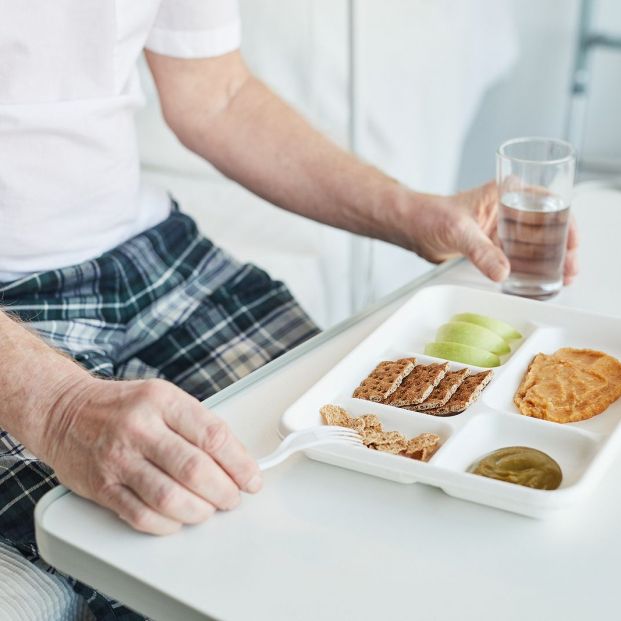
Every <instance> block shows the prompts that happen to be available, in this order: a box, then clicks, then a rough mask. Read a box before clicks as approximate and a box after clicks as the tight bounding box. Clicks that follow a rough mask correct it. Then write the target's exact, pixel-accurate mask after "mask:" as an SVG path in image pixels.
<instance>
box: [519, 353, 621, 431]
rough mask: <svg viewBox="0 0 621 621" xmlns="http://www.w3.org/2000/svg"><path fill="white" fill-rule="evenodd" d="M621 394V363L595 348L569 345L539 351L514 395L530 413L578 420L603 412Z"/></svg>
mask: <svg viewBox="0 0 621 621" xmlns="http://www.w3.org/2000/svg"><path fill="white" fill-rule="evenodd" d="M620 396H621V363H620V362H619V361H618V360H617V359H616V358H613V357H612V356H609V355H608V354H604V353H602V352H599V351H595V350H592V349H572V348H569V347H565V348H563V349H559V350H558V351H557V352H556V353H555V354H553V355H547V354H537V355H536V356H535V357H534V358H533V360H532V362H531V363H530V365H529V366H528V369H527V371H526V373H525V375H524V377H523V379H522V382H521V383H520V386H519V388H518V390H517V393H516V394H515V397H514V403H515V405H516V406H517V408H518V410H520V412H521V413H522V414H524V415H526V416H532V417H534V418H542V419H544V420H550V421H554V422H556V423H576V422H579V421H581V420H586V419H588V418H592V417H593V416H596V415H597V414H600V413H601V412H603V411H604V410H605V409H606V408H607V407H608V406H609V405H610V404H611V403H613V402H614V401H616V400H617V399H618V398H619V397H620Z"/></svg>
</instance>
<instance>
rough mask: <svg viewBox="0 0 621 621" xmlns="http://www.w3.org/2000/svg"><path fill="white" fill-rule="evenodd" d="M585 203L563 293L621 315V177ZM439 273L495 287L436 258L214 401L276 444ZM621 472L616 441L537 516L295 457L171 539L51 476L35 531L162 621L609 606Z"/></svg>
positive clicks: (58, 555) (267, 444) (52, 553)
mask: <svg viewBox="0 0 621 621" xmlns="http://www.w3.org/2000/svg"><path fill="white" fill-rule="evenodd" d="M575 213H576V216H577V218H578V221H579V225H580V229H581V236H582V272H581V275H580V276H579V278H578V279H577V281H576V283H575V284H574V285H573V286H572V287H569V288H567V289H565V290H564V291H563V292H562V293H561V294H560V295H559V296H558V297H557V298H556V302H557V303H560V304H565V305H568V306H575V307H580V308H584V309H588V310H590V311H597V312H602V313H606V314H615V315H619V314H620V313H621V311H620V308H621V287H619V282H618V277H617V276H615V275H614V274H615V273H614V271H613V266H615V265H618V263H619V261H618V256H616V255H615V253H617V254H618V250H617V248H616V246H615V239H616V237H617V236H618V231H620V230H621V192H619V191H616V190H612V189H605V188H601V187H598V186H596V185H590V186H583V187H582V188H581V189H580V191H579V192H578V193H577V198H576V201H575ZM440 283H459V284H465V285H469V286H474V287H480V288H488V289H489V288H493V287H494V285H493V284H491V283H488V282H486V281H485V280H484V279H483V278H482V277H480V276H479V275H478V274H477V273H476V272H475V271H474V270H473V268H471V267H470V266H469V265H467V264H466V263H464V262H458V263H452V264H448V265H444V266H442V267H440V268H438V269H437V270H435V271H433V272H432V273H431V274H429V275H426V276H425V277H423V278H422V279H419V280H418V281H416V282H414V283H412V284H411V285H409V286H408V287H406V288H404V290H401V291H400V292H397V293H396V294H394V295H393V296H391V297H390V298H389V299H387V300H383V301H382V302H381V303H380V304H377V305H375V306H374V307H372V308H371V309H368V310H367V311H366V312H365V313H364V314H363V315H362V316H360V317H358V318H355V319H352V320H349V321H348V322H346V323H345V324H344V325H341V326H338V327H337V328H335V329H332V330H329V331H328V332H326V333H324V334H322V335H320V336H319V337H317V338H316V339H315V340H314V341H313V342H309V343H307V344H305V345H303V346H301V347H300V348H298V349H296V350H294V351H292V352H290V353H289V354H286V355H285V356H283V357H282V358H280V359H278V360H276V361H274V362H273V363H270V364H269V365H267V366H266V367H264V368H263V369H261V370H259V371H257V372H255V373H254V374H252V375H251V376H249V377H247V378H245V379H244V380H241V381H240V382H238V383H237V384H235V385H233V386H231V387H229V388H227V389H225V390H223V391H222V392H221V393H219V394H218V395H216V396H214V397H212V398H211V399H208V400H207V401H206V403H205V404H206V405H207V406H209V407H211V408H213V409H214V410H215V411H216V412H217V413H218V414H220V415H221V416H222V417H224V418H225V419H226V420H227V421H228V422H229V424H230V425H231V426H232V427H233V429H234V431H235V432H236V433H237V434H238V435H239V436H240V437H241V439H242V440H243V441H244V442H245V443H246V444H247V446H248V447H249V449H250V450H251V452H252V453H253V454H255V455H257V456H261V455H263V454H265V453H268V452H269V451H271V450H272V449H273V448H274V447H275V446H276V445H277V443H278V441H279V440H278V437H277V433H276V428H277V424H278V420H279V418H280V416H281V414H282V412H283V411H284V410H285V409H286V408H287V406H288V405H289V404H290V403H291V402H292V401H293V400H295V399H296V398H297V397H298V396H299V395H300V394H302V393H303V392H304V391H305V390H306V389H307V388H308V387H309V386H310V385H312V384H313V382H315V381H316V380H317V379H318V378H319V377H321V375H322V374H323V373H325V371H326V370H327V369H329V368H330V367H331V366H332V365H333V364H334V363H335V362H336V361H338V360H339V359H340V358H341V357H342V356H343V355H344V354H345V353H346V352H347V351H349V350H350V349H351V348H352V346H353V345H354V344H355V343H357V342H358V341H359V340H360V339H361V338H363V337H364V336H365V335H366V334H368V333H369V332H370V331H371V330H372V329H373V328H374V327H375V326H377V325H378V324H379V323H380V322H381V321H382V320H383V319H384V318H385V317H387V316H388V315H389V314H390V313H392V312H393V311H394V310H395V309H396V308H398V306H399V305H400V304H402V303H403V301H404V300H406V299H407V298H408V297H409V295H411V293H412V291H413V290H415V289H417V288H418V287H421V286H426V285H429V284H440ZM619 478H621V456H620V458H619V459H617V460H616V461H615V463H614V464H613V466H612V468H611V469H610V471H609V472H608V475H607V476H606V477H605V479H604V480H603V481H602V483H601V485H600V487H599V488H598V490H597V491H596V492H595V493H594V494H593V495H592V496H591V497H590V499H589V502H587V503H585V504H584V505H582V506H581V507H579V508H578V509H576V510H572V511H571V512H567V513H562V514H560V515H559V516H558V517H555V518H553V519H551V520H547V521H537V520H533V519H529V518H524V517H521V516H518V515H514V514H510V513H506V512H503V511H499V510H496V509H492V508H489V507H484V506H479V505H476V504H473V503H469V502H465V501H460V500H457V499H453V498H450V497H449V496H447V495H445V494H444V493H443V492H441V491H440V490H438V489H435V488H431V487H428V486H425V485H422V484H414V485H401V484H398V483H392V482H388V481H385V480H381V479H377V478H374V477H370V476H367V475H363V474H360V473H355V472H350V471H347V470H343V469H340V468H335V467H331V466H328V465H326V464H321V463H318V462H313V461H310V460H308V459H306V458H305V457H303V456H298V457H295V458H292V459H290V460H289V461H288V462H286V463H285V464H283V465H282V466H281V467H279V468H277V469H274V470H271V471H269V472H267V473H266V476H265V489H264V491H263V492H262V493H261V494H259V495H257V496H253V497H247V498H245V499H244V502H243V503H242V506H241V507H240V508H239V509H237V510H236V511H234V512H232V513H229V514H219V515H217V516H215V517H214V519H213V520H211V521H210V522H208V523H207V524H203V525H200V526H194V527H189V528H185V529H183V531H182V532H180V533H178V534H175V535H172V536H169V537H166V538H155V537H150V536H147V535H143V534H139V533H136V532H133V531H132V530H131V529H130V528H129V527H127V526H126V525H125V524H123V523H122V522H121V521H120V520H118V519H117V518H116V517H115V516H113V515H112V514H111V513H109V512H108V511H105V510H103V509H101V508H99V507H97V506H96V505H94V504H92V503H90V502H89V501H86V500H84V499H82V498H79V497H78V496H76V495H74V494H72V493H67V491H66V490H64V489H62V488H61V489H57V490H53V491H52V492H49V493H48V494H47V495H46V496H45V497H44V498H43V499H42V500H41V502H40V503H39V506H38V507H37V514H36V525H37V540H38V542H39V545H40V549H41V554H42V556H43V557H44V558H45V559H46V560H47V561H49V562H50V563H51V564H53V565H55V566H57V567H58V568H59V569H61V570H62V571H65V572H67V573H70V574H72V575H74V576H76V577H78V578H80V579H81V580H83V581H85V582H87V583H90V584H92V585H93V586H95V587H96V588H99V589H100V590H102V591H104V592H107V593H109V594H110V595H112V596H114V597H116V598H118V599H120V600H122V601H124V602H126V603H127V604H128V605H129V606H132V607H134V608H135V609H137V610H139V611H141V612H143V613H144V614H146V615H149V616H150V617H152V618H153V619H156V620H159V621H164V620H172V621H186V620H192V621H194V620H199V619H220V620H223V621H241V620H243V619H244V620H245V619H253V620H254V621H263V620H265V621H267V620H269V621H280V620H282V621H285V620H286V621H311V620H316V619H321V620H322V621H323V620H327V621H330V620H348V619H356V621H365V620H376V619H402V618H412V617H420V618H424V619H438V620H445V619H446V620H449V619H451V620H452V619H456V618H459V619H461V620H462V621H468V620H473V621H475V620H476V621H481V620H482V619H483V620H486V619H490V620H492V619H494V620H496V619H502V620H503V621H512V620H515V621H517V620H522V619H530V620H538V619H546V620H548V619H563V620H564V621H572V620H576V621H578V620H579V621H584V619H600V618H601V619H604V618H614V617H616V616H619V613H618V612H616V610H615V605H617V602H618V598H617V596H616V591H617V588H618V580H617V565H618V563H617V559H619V558H621V537H619V536H618V535H617V532H618V525H619V524H620V523H621V489H620V488H619V485H618V483H617V481H618V480H619Z"/></svg>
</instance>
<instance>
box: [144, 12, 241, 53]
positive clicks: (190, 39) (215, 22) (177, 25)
mask: <svg viewBox="0 0 621 621" xmlns="http://www.w3.org/2000/svg"><path fill="white" fill-rule="evenodd" d="M240 43H241V21H240V17H239V4H238V0H161V4H160V8H159V11H158V14H157V17H156V18H155V23H154V24H153V28H152V29H151V32H150V34H149V37H148V39H147V42H146V47H147V48H148V49H149V50H151V51H153V52H156V53H157V54H164V55H165V56H175V57H178V58H206V57H209V56H220V55H221V54H226V53H227V52H232V51H233V50H236V49H238V48H239V45H240Z"/></svg>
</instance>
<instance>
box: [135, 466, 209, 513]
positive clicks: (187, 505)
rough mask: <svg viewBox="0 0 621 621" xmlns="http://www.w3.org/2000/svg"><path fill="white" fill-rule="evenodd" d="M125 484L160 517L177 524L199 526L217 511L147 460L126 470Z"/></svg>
mask: <svg viewBox="0 0 621 621" xmlns="http://www.w3.org/2000/svg"><path fill="white" fill-rule="evenodd" d="M123 483H125V485H126V486H127V487H129V488H130V489H131V490H132V492H133V493H134V494H135V495H136V496H138V498H140V500H142V502H143V503H145V504H146V505H148V506H149V507H150V508H151V509H153V510H154V511H156V512H157V513H158V514H159V515H160V516H164V517H165V518H168V519H170V520H172V521H174V522H177V523H182V524H198V523H200V522H204V521H205V520H207V519H209V518H210V517H211V516H212V515H213V514H214V513H215V512H216V508H215V507H214V506H213V505H212V504H211V503H209V502H207V501H206V500H205V499H203V498H200V497H199V496H197V495H196V494H193V493H192V492H191V491H189V490H188V489H186V488H185V487H183V486H182V485H179V483H178V482H176V481H175V480H174V479H172V478H171V477H169V476H168V475H167V474H166V473H165V472H163V471H162V470H160V469H159V468H157V467H156V466H154V465H153V464H152V463H150V462H149V461H147V460H144V459H142V460H137V461H136V462H135V463H133V464H132V465H131V466H130V467H128V468H127V469H126V470H125V472H124V473H123Z"/></svg>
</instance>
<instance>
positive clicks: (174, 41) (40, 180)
mask: <svg viewBox="0 0 621 621" xmlns="http://www.w3.org/2000/svg"><path fill="white" fill-rule="evenodd" d="M0 15H2V19H1V20H0V219H1V222H2V226H1V228H0V242H1V243H0V293H1V296H2V297H1V300H2V304H3V305H4V307H5V309H6V310H7V311H9V312H10V313H11V317H9V316H8V315H6V314H0V334H1V336H2V338H1V340H0V347H1V354H2V355H1V356H0V371H1V372H0V387H1V390H2V397H3V398H2V401H1V403H0V426H1V427H2V429H3V430H4V431H1V433H0V466H1V471H0V543H1V544H2V545H3V546H5V547H6V548H8V549H10V550H12V551H13V552H15V551H19V552H20V553H22V554H24V555H25V556H26V557H27V558H29V559H31V560H33V561H35V562H39V563H40V560H38V558H37V554H36V547H35V546H34V536H33V520H32V511H33V506H34V503H35V502H36V500H37V499H38V498H39V497H40V496H41V495H42V494H43V493H44V492H45V491H47V489H49V488H50V487H51V486H53V485H55V484H56V483H57V481H58V480H60V481H62V482H63V483H64V484H66V485H68V486H69V487H70V488H72V489H73V490H75V491H76V492H77V493H79V494H81V495H83V496H85V497H87V498H90V499H92V500H94V501H95V502H97V503H100V504H101V505H103V506H105V507H108V508H109V509H111V510H112V511H114V512H115V513H117V514H118V515H119V516H120V517H121V518H122V519H124V520H126V521H127V522H128V523H129V524H131V525H132V526H133V527H134V528H137V529H139V530H142V531H145V532H148V533H155V534H166V533H170V532H173V531H175V530H177V529H178V528H180V526H181V525H182V524H192V523H197V522H201V521H204V520H207V519H208V518H209V517H210V516H211V515H212V514H213V513H214V512H215V511H217V510H229V509H232V508H234V507H236V506H237V505H238V503H239V502H240V492H249V493H255V492H257V491H259V490H260V488H261V477H260V474H259V471H258V469H257V466H256V463H255V462H254V461H253V460H252V459H251V458H250V456H249V455H248V454H247V453H246V451H245V449H244V447H243V446H242V445H241V444H240V443H239V442H238V441H237V440H236V439H235V438H234V437H233V436H232V435H231V433H230V432H229V430H228V428H227V426H226V425H225V424H224V423H223V422H222V421H221V420H218V419H217V417H216V416H215V415H213V414H212V413H210V412H209V411H206V410H205V409H203V408H202V407H201V405H200V403H199V401H198V400H199V399H204V398H205V397H207V396H209V395H210V394H213V393H214V392H216V391H217V390H219V389H221V388H223V387H224V386H226V385H227V384H228V383H230V382H232V381H234V380H236V379H238V378H239V377H241V376H243V375H244V374H246V373H248V372H250V371H251V370H253V369H254V368H256V367H258V366H260V365H262V364H264V363H266V362H268V361H269V360H271V359H272V358H274V357H276V356H278V355H280V354H282V353H283V352H285V351H286V350H287V349H289V348H291V347H293V346H295V345H297V344H298V343H301V342H302V341H304V340H305V339H307V338H309V337H310V336H312V335H313V334H315V333H316V331H317V329H316V327H315V326H314V325H313V323H312V322H311V321H310V319H309V318H308V317H307V316H306V315H305V313H304V312H303V310H302V309H301V308H300V307H299V306H298V305H297V304H296V302H295V300H293V298H292V297H291V295H290V294H289V292H288V291H287V289H286V288H285V287H284V286H283V285H282V283H279V282H275V281H272V280H271V279H270V278H269V277H268V276H267V275H266V274H265V273H264V272H262V271H261V270H259V269H258V268H256V267H254V266H252V265H241V264H239V263H238V262H236V261H235V260H234V259H233V258H231V257H230V256H227V255H226V254H225V253H224V252H223V251H222V250H220V249H218V247H217V246H215V245H214V244H213V243H212V242H211V241H209V240H208V239H205V238H203V237H201V236H200V235H199V234H198V232H197V230H196V226H195V224H194V223H193V221H192V220H191V219H190V218H189V217H188V216H186V215H184V214H183V213H182V212H180V211H179V209H178V206H177V205H176V204H175V203H174V202H173V201H172V200H171V199H170V198H169V197H168V196H167V195H165V194H161V193H159V192H158V191H156V190H155V189H153V188H149V187H147V186H146V185H144V184H143V183H141V180H140V173H139V162H138V155H137V148H136V141H135V135H134V112H135V110H136V108H137V107H139V106H140V105H141V101H142V96H141V91H140V86H139V82H138V77H137V71H136V61H137V59H138V57H139V55H140V54H141V53H142V51H143V49H146V55H147V60H148V63H149V66H150V69H151V71H152V73H153V75H154V78H155V81H156V84H157V88H158V91H159V96H160V100H161V104H162V109H163V112H164V116H165V119H166V121H167V123H168V125H169V126H170V127H171V129H172V130H173V131H174V132H175V134H176V135H177V137H178V138H179V140H180V141H181V142H182V143H183V144H184V145H186V146H187V147H188V148H189V149H191V150H192V151H194V152H195V153H197V154H199V155H201V156H202V157H204V158H205V159H207V160H209V161H210V162H211V163H213V164H214V165H215V166H216V167H217V168H218V169H219V170H221V171H222V172H223V173H224V174H226V175H227V176H229V177H230V178H232V179H234V180H236V181H238V182H239V183H241V184H243V185H244V186H246V187H247V188H249V189H250V190H252V191H253V192H255V193H257V194H259V195H261V196H263V197H264V198H266V199H268V200H269V201H271V202H272V203H274V204H276V205H279V206H281V207H283V208H284V209H288V210H290V211H293V212H295V213H298V214H302V215H305V216H307V217H309V218H313V219H315V220H318V221H321V222H324V223H327V224H330V225H333V226H336V227H340V228H343V229H346V230H349V231H352V232H354V233H359V234H363V235H368V236H372V237H375V238H377V239H382V240H385V241H389V242H392V243H394V244H398V245H400V246H402V247H404V248H407V249H410V250H412V251H414V252H416V253H418V254H419V255H420V256H422V257H424V258H426V259H428V260H430V261H434V262H438V261H442V260H444V259H446V258H448V257H450V256H454V255H459V254H463V255H466V256H467V257H468V258H469V259H470V260H471V261H472V262H473V263H474V264H475V265H476V266H477V267H478V268H479V269H480V270H481V271H482V272H483V273H484V274H486V275H487V276H489V277H490V278H492V279H494V280H502V279H503V278H504V277H505V276H506V275H507V272H508V262H507V259H506V257H505V256H504V255H503V253H502V252H501V251H500V249H499V248H498V247H497V245H495V244H494V243H493V241H492V239H491V236H492V235H493V232H494V228H495V210H496V194H495V188H494V186H493V185H487V186H484V187H482V188H478V189H475V190H472V191H469V192H465V193H462V194H458V195H456V196H450V197H443V196H433V195H425V194H420V193H417V192H414V191H412V190H409V189H407V188H405V187H403V186H401V185H400V184H399V183H397V182H396V181H395V180H393V179H390V178H388V177H387V176H385V175H384V174H382V173H381V172H380V171H378V170H376V169H374V168H371V167H369V166H367V165H365V164H364V163H362V162H360V161H358V160H356V159H355V158H354V157H353V156H351V155H349V154H347V153H345V152H343V151H342V150H340V149H339V148H338V147H336V146H335V145H334V144H332V143H331V142H329V141H328V140H326V139H325V138H324V137H322V136H321V135H320V134H318V133H317V132H316V131H314V130H313V129H312V128H311V127H309V125H307V124H306V123H305V122H304V120H303V119H301V118H300V117H299V116H298V115H297V114H296V113H295V112H294V111H293V110H291V109H290V108H289V107H288V106H287V105H286V104H285V103H283V102H282V101H281V100H280V99H279V98H278V97H277V96H276V95H274V94H273V93H272V92H270V90H269V89H268V88H266V86H265V85H264V84H262V83H261V82H260V81H258V80H257V79H256V78H254V77H253V76H252V75H251V74H250V72H249V71H248V69H247V68H246V66H245V64H244V62H243V60H242V58H241V56H240V54H239V52H238V51H237V50H238V47H239V37H240V35H239V30H240V25H239V18H238V14H237V7H236V4H235V2H234V0H140V2H131V1H119V0H117V1H116V2H110V1H107V2H102V1H101V0H59V1H58V2H53V3H50V2H47V1H46V0H32V1H30V2H15V1H14V0H0ZM569 247H570V251H569V253H568V261H567V265H566V279H567V280H569V279H571V277H572V276H573V274H574V273H575V271H576V267H575V257H574V248H575V235H574V234H573V232H572V234H571V235H570V242H569ZM109 378H120V379H123V380H126V381H119V382H113V381H108V379H109ZM68 580H70V579H68ZM70 583H71V585H72V586H73V588H74V589H75V590H76V591H77V592H78V593H81V594H83V595H85V596H87V599H88V600H89V605H90V607H91V610H92V611H93V613H94V614H95V615H96V617H97V618H101V619H104V618H119V617H123V618H138V617H137V616H134V614H133V613H131V612H130V611H127V610H126V609H123V608H122V607H120V606H119V605H117V604H114V603H112V602H109V601H108V600H107V599H106V598H105V597H103V596H101V595H99V594H97V593H94V592H92V591H91V590H89V589H88V587H86V586H85V585H81V584H79V583H76V582H75V581H72V580H70ZM1 606H2V604H0V607H1ZM0 616H1V615H0Z"/></svg>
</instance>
